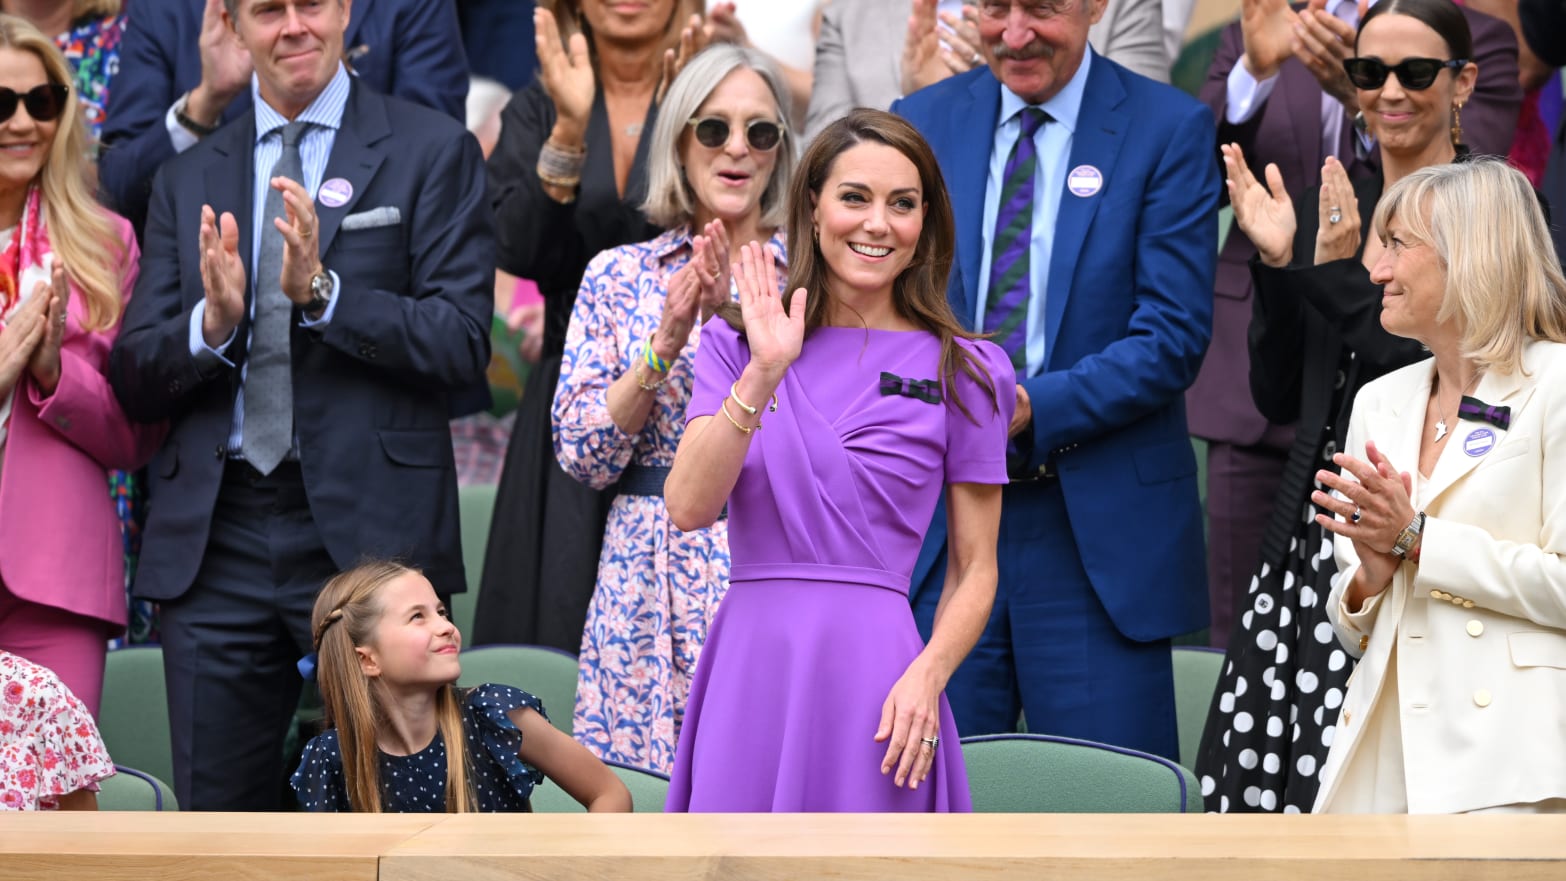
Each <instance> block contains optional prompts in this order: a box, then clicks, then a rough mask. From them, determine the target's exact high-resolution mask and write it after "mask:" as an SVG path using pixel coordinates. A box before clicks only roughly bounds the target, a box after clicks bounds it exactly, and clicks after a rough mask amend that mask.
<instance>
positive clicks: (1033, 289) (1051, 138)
mask: <svg viewBox="0 0 1566 881" xmlns="http://www.w3.org/2000/svg"><path fill="white" fill-rule="evenodd" d="M1092 62H1093V53H1092V52H1091V51H1089V52H1085V53H1083V55H1082V64H1081V66H1079V67H1078V68H1077V72H1076V74H1075V75H1074V76H1072V78H1071V79H1070V80H1069V81H1068V82H1067V83H1066V86H1065V88H1063V89H1061V90H1060V91H1059V92H1057V93H1056V94H1055V96H1054V97H1053V98H1050V99H1049V100H1048V101H1045V102H1044V103H1043V104H1039V105H1037V106H1038V107H1039V108H1040V109H1041V110H1043V111H1044V112H1045V113H1048V114H1049V115H1050V116H1051V117H1053V118H1054V122H1046V123H1045V124H1044V125H1042V126H1039V130H1038V132H1037V133H1036V134H1035V135H1034V136H1033V144H1034V146H1035V147H1036V148H1037V149H1038V154H1039V161H1038V166H1037V167H1036V169H1035V170H1034V173H1033V193H1034V199H1033V228H1032V230H1031V232H1032V238H1031V239H1030V241H1031V242H1032V245H1031V247H1030V249H1029V253H1028V284H1029V287H1030V290H1029V292H1028V293H1029V296H1028V331H1027V333H1028V344H1027V375H1028V376H1036V375H1037V374H1039V373H1041V372H1043V370H1044V354H1045V353H1044V297H1045V294H1046V290H1045V288H1046V287H1048V284H1049V261H1050V255H1051V254H1052V253H1053V252H1054V245H1055V218H1056V216H1057V215H1058V214H1059V213H1060V199H1061V194H1062V193H1064V192H1065V189H1066V172H1067V168H1066V165H1067V163H1068V162H1069V161H1070V159H1071V138H1072V135H1073V134H1075V133H1076V130H1077V118H1078V116H1080V115H1081V112H1082V94H1083V92H1084V91H1085V90H1086V88H1087V78H1088V68H1089V67H1090V66H1091V65H1092ZM1028 106H1029V105H1028V103H1027V102H1025V101H1023V100H1022V99H1021V98H1019V97H1017V93H1015V92H1013V91H1012V90H1010V89H1008V88H1006V87H1005V86H1004V85H1002V86H1001V109H1000V123H999V125H997V126H996V129H995V144H994V147H993V148H991V152H990V173H989V176H988V178H986V179H985V182H984V253H983V255H982V256H981V257H980V259H979V279H980V285H979V296H978V297H976V298H975V299H976V300H977V301H978V302H977V304H976V306H975V313H974V319H973V326H974V327H975V328H977V329H980V330H982V329H984V307H985V305H986V304H987V303H988V301H989V293H990V258H991V257H992V256H993V255H992V254H991V248H992V247H993V244H992V243H993V241H994V239H995V215H996V214H997V213H998V212H999V211H1000V193H1001V187H1002V185H1003V184H1005V177H1006V160H1007V159H1008V158H1009V157H1010V156H1011V148H1012V147H1013V146H1014V145H1015V144H1016V143H1017V139H1018V138H1020V137H1022V118H1021V117H1020V116H1019V114H1021V113H1022V110H1023V108H1025V107H1028ZM1021 378H1022V377H1020V376H1019V377H1018V379H1021Z"/></svg>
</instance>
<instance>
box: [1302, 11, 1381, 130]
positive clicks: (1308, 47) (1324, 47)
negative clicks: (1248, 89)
mask: <svg viewBox="0 0 1566 881" xmlns="http://www.w3.org/2000/svg"><path fill="white" fill-rule="evenodd" d="M1368 6H1369V2H1368V0H1359V17H1360V20H1361V21H1363V20H1364V18H1365V11H1366V9H1367V7H1368ZM1291 48H1292V50H1293V54H1294V57H1295V58H1298V59H1299V60H1300V63H1302V64H1304V65H1305V67H1306V68H1307V69H1308V70H1309V71H1310V72H1311V74H1312V75H1313V76H1315V77H1316V81H1317V82H1319V83H1321V88H1322V90H1323V91H1325V92H1326V93H1327V94H1329V95H1331V96H1332V97H1334V98H1336V99H1338V102H1339V103H1341V104H1342V105H1343V106H1344V107H1345V108H1347V109H1348V111H1349V112H1350V113H1355V112H1357V111H1358V110H1359V92H1358V90H1356V89H1355V88H1354V84H1353V83H1351V82H1349V78H1348V72H1347V71H1345V70H1344V69H1343V60H1344V59H1346V58H1352V57H1354V29H1353V28H1352V27H1350V26H1349V23H1348V22H1346V21H1344V20H1343V19H1341V18H1338V17H1337V16H1336V15H1333V14H1332V13H1330V12H1327V0H1310V2H1309V4H1308V5H1307V6H1306V7H1305V8H1304V9H1302V10H1300V14H1299V21H1298V23H1297V24H1295V26H1294V42H1293V44H1292V46H1291Z"/></svg>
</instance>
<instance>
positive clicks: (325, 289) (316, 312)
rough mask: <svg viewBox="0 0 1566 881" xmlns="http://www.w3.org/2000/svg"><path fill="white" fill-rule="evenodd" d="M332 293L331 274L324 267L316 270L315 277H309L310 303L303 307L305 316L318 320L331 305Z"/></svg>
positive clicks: (333, 291)
mask: <svg viewBox="0 0 1566 881" xmlns="http://www.w3.org/2000/svg"><path fill="white" fill-rule="evenodd" d="M334 293H336V291H335V290H334V288H333V285H332V274H331V273H330V272H327V271H326V268H325V267H322V268H320V269H317V270H316V271H315V275H312V276H310V302H308V303H306V304H305V306H304V311H305V314H307V315H309V316H310V317H312V318H320V317H321V315H322V314H324V313H325V312H326V307H327V306H330V305H331V303H332V295H333V294H334Z"/></svg>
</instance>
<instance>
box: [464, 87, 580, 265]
mask: <svg viewBox="0 0 1566 881" xmlns="http://www.w3.org/2000/svg"><path fill="white" fill-rule="evenodd" d="M554 126H555V106H554V103H553V102H552V101H550V99H549V95H548V94H547V93H546V92H544V89H543V86H541V85H539V84H537V83H534V84H533V85H531V86H528V87H527V88H526V89H523V90H522V91H520V92H518V93H516V94H515V95H513V96H512V98H511V102H510V103H509V104H507V105H506V109H505V110H503V111H502V112H501V115H500V138H499V140H498V141H497V142H496V144H495V150H494V152H493V153H491V154H490V157H489V188H490V202H491V205H492V206H493V207H494V211H495V241H496V249H497V254H498V257H499V261H498V265H499V267H500V268H501V269H504V270H505V271H507V272H509V273H511V274H512V275H515V276H517V277H518V278H531V279H533V280H534V281H536V282H538V286H539V288H541V289H543V290H564V289H570V290H575V289H576V286H577V284H578V283H579V282H580V281H581V280H582V267H583V266H586V265H587V261H588V260H589V259H590V258H591V257H592V255H590V254H583V253H582V252H583V251H584V250H586V245H585V244H584V243H583V241H582V236H581V234H580V233H579V232H578V231H577V227H576V203H574V202H573V203H571V204H569V205H562V204H560V203H559V202H556V201H555V200H554V199H551V198H549V196H548V195H547V194H546V193H545V192H544V187H543V184H541V183H539V181H538V153H539V150H541V149H542V148H543V146H544V141H545V139H547V138H548V137H549V132H550V130H552V129H553V128H554ZM589 149H591V148H589Z"/></svg>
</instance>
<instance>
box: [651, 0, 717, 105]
mask: <svg viewBox="0 0 1566 881" xmlns="http://www.w3.org/2000/svg"><path fill="white" fill-rule="evenodd" d="M707 43H708V35H707V30H706V28H705V26H704V24H703V23H702V20H701V16H700V15H694V14H693V15H691V17H690V20H689V21H687V22H686V23H685V27H684V28H682V29H681V30H680V43H679V49H678V51H676V50H675V49H672V48H671V49H665V50H663V77H662V78H661V79H660V80H659V81H658V92H657V94H656V95H655V96H654V100H655V101H657V102H658V103H659V104H662V103H663V96H664V94H665V93H667V92H668V91H669V86H671V85H674V78H675V77H677V76H679V75H680V71H682V70H684V69H685V65H686V64H689V63H690V60H691V59H692V58H695V57H696V56H697V55H698V54H699V53H700V52H701V50H703V49H705V48H707Z"/></svg>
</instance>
